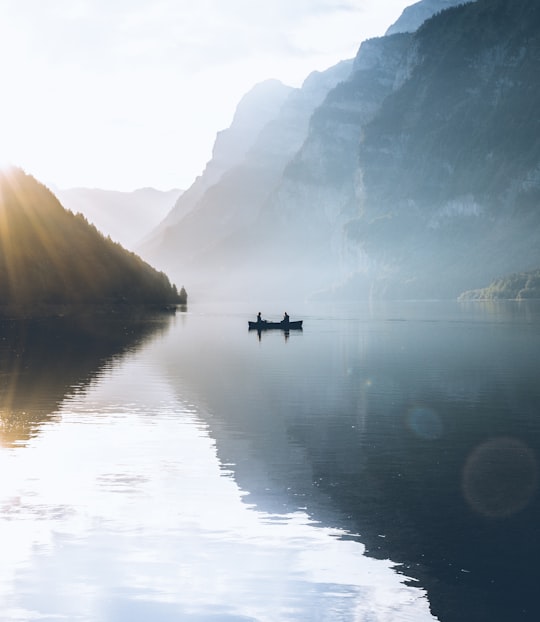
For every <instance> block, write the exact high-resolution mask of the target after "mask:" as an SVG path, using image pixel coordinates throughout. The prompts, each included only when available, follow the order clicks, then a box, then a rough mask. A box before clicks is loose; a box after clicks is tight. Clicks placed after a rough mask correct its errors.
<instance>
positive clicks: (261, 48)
mask: <svg viewBox="0 0 540 622" xmlns="http://www.w3.org/2000/svg"><path fill="white" fill-rule="evenodd" d="M414 1H415V0H385V2H384V7H382V6H381V4H382V3H381V2H380V0H315V1H314V0H294V1H293V2H291V0H275V1H274V2H273V3H271V4H269V3H262V2H254V1H253V0H252V2H249V1H248V0H228V1H227V3H226V6H225V3H224V2H223V0H207V1H206V2H204V3H197V4H195V3H192V2H188V1H187V0H115V1H114V2H110V0H107V1H106V0H50V1H49V2H47V3H44V2H41V1H40V0H0V72H1V75H2V82H3V96H2V99H1V101H0V162H5V161H8V162H11V163H13V164H14V165H16V166H21V167H22V168H23V169H24V170H25V171H26V172H27V173H30V174H31V175H33V176H35V177H36V178H37V179H39V180H40V181H42V182H44V183H46V184H49V185H52V186H54V187H58V188H70V187H76V186H83V187H95V188H103V189H109V190H123V191H128V190H135V189H137V188H142V187H148V186H150V187H154V188H157V189H160V190H168V189H171V188H183V189H186V188H188V187H189V186H190V185H191V183H192V182H193V180H194V179H195V178H196V176H197V175H199V174H200V173H202V171H203V170H204V166H205V164H206V162H207V161H208V160H209V159H210V157H211V153H212V146H213V144H214V140H215V137H216V133H217V132H218V131H220V130H223V129H225V128H227V127H228V126H229V125H230V123H231V120H232V117H233V114H234V111H235V108H236V105H237V104H238V102H239V101H240V99H241V98H242V96H243V95H244V94H245V93H246V92H248V91H249V90H250V89H251V88H252V87H253V86H254V85H255V84H257V83H258V82H262V81H264V80H266V79H270V78H274V79H278V80H281V81H282V82H284V83H285V84H288V85H290V86H295V87H297V86H300V85H301V84H302V82H303V81H304V79H305V78H306V77H307V76H308V75H309V74H310V73H311V72H312V71H315V70H324V69H327V68H328V67H330V66H332V65H334V64H335V63H337V62H339V61H340V60H344V59H348V58H352V57H354V55H355V54H356V52H357V50H358V48H359V46H360V44H361V42H362V41H364V40H366V39H368V38H371V37H375V36H381V35H383V34H384V33H385V31H386V30H387V28H388V27H389V26H390V25H391V24H392V23H393V22H395V21H396V20H397V19H398V17H399V16H400V15H401V13H402V11H403V9H404V8H405V7H406V6H409V5H411V4H414Z"/></svg>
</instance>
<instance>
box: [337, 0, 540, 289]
mask: <svg viewBox="0 0 540 622" xmlns="http://www.w3.org/2000/svg"><path fill="white" fill-rule="evenodd" d="M408 56H409V58H411V57H414V58H415V59H416V62H415V64H414V67H413V69H412V70H411V72H410V77H409V78H408V79H407V80H406V81H404V83H403V84H402V86H401V87H400V88H399V89H398V90H397V91H395V92H394V93H392V94H391V95H390V96H389V97H388V98H387V99H386V100H385V101H384V103H383V105H382V106H381V109H380V111H379V112H378V114H377V116H376V117H375V118H374V119H373V121H372V122H371V123H369V124H368V125H367V126H366V127H365V128H364V139H363V141H362V145H361V148H360V149H359V169H360V170H361V173H362V179H363V183H364V192H365V198H364V202H363V214H362V216H361V217H360V218H358V219H356V220H355V221H353V222H351V223H350V224H349V225H348V227H347V234H348V240H349V242H353V244H354V245H356V246H358V247H360V248H361V249H362V251H363V252H364V253H365V255H367V256H368V257H369V258H370V260H371V264H370V267H369V269H368V268H367V266H366V267H365V268H366V270H365V272H364V274H365V275H367V276H368V281H369V283H370V286H371V287H372V288H373V289H372V291H373V292H375V294H376V295H390V296H393V297H396V296H398V297H399V296H407V297H410V296H413V297H417V296H419V297H425V296H429V297H432V296H433V297H454V296H456V295H458V294H459V293H460V291H462V290H464V289H471V288H474V287H477V286H479V285H483V284H484V283H485V282H490V281H491V280H492V279H493V278H494V277H496V276H499V275H501V274H505V273H509V272H516V271H522V270H528V269H532V268H534V267H536V266H538V265H539V264H540V244H539V242H540V212H539V210H538V201H539V199H540V142H539V141H538V136H539V135H540V116H539V115H538V110H539V106H540V88H539V85H538V80H537V77H536V76H537V69H538V63H539V60H540V6H539V5H538V3H536V2H534V0H516V1H512V2H510V1H509V0H477V2H476V3H474V4H469V5H464V6H460V7H456V8H454V9H450V10H448V11H446V12H445V13H443V14H441V15H439V16H437V17H436V18H434V19H432V20H430V21H429V22H427V23H426V24H425V25H424V27H423V28H421V29H420V30H419V31H418V32H417V33H416V34H415V35H414V37H413V40H412V42H411V47H410V50H409V53H408ZM373 262H375V264H376V265H375V266H374V265H373ZM353 291H354V290H351V293H353ZM357 293H359V290H357Z"/></svg>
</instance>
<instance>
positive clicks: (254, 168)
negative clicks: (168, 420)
mask: <svg viewBox="0 0 540 622" xmlns="http://www.w3.org/2000/svg"><path fill="white" fill-rule="evenodd" d="M351 67H352V61H344V62H342V63H339V64H338V65H336V66H335V67H332V68H330V69H328V70H327V71H325V72H314V73H312V74H311V75H310V76H308V78H307V79H306V80H305V82H304V84H303V85H302V87H301V88H299V89H292V88H290V87H284V86H283V85H281V86H280V87H279V90H280V93H281V96H282V98H281V99H280V98H279V97H276V98H275V99H274V102H275V104H276V105H275V106H273V107H268V106H266V107H265V110H266V111H267V113H268V114H267V115H262V116H261V114H260V110H259V109H258V108H259V107H260V102H259V101H258V99H256V101H255V104H256V105H255V110H253V103H254V102H253V100H252V98H251V97H248V98H246V99H245V100H244V101H243V103H242V106H240V107H239V112H238V113H237V116H236V117H235V122H233V124H232V126H231V128H230V130H227V131H226V132H223V133H221V134H218V138H217V140H216V146H215V148H214V157H213V159H212V161H211V162H209V164H208V166H207V168H206V170H205V172H204V173H203V175H202V176H201V177H200V178H198V179H197V180H196V181H195V183H194V184H193V186H192V187H191V188H190V189H189V190H187V191H186V192H185V193H184V195H182V197H180V199H179V201H178V202H177V204H176V206H175V208H174V210H173V211H172V212H171V213H170V214H169V215H168V217H167V218H166V219H165V220H164V221H163V223H161V225H160V226H159V227H158V228H157V229H156V230H155V231H154V232H153V233H152V234H151V235H150V236H149V237H148V239H147V240H146V241H145V242H144V243H143V244H142V245H141V246H140V248H139V251H140V252H141V254H142V255H143V256H144V257H146V258H148V260H149V261H152V262H153V263H154V264H155V265H158V266H160V267H161V268H163V269H167V270H169V269H172V273H175V271H176V270H178V269H180V270H181V272H182V273H183V274H185V273H186V270H187V272H188V274H189V275H190V276H191V281H190V282H191V283H192V284H191V285H190V292H192V293H195V295H197V290H199V292H200V291H213V290H215V289H216V288H217V287H219V286H221V285H223V286H224V287H227V288H228V287H229V285H228V284H227V283H228V281H229V277H230V276H231V275H230V274H229V271H230V270H233V271H235V272H238V271H237V270H236V268H235V266H236V265H238V263H237V262H240V265H241V267H242V270H244V269H245V268H246V266H249V264H250V256H251V254H252V252H251V244H252V242H253V241H254V240H255V238H256V232H257V228H258V226H257V224H256V223H257V219H258V218H259V216H260V210H261V208H262V206H263V205H264V204H265V202H266V201H267V200H268V199H269V197H270V196H271V194H272V192H273V191H274V189H275V187H276V186H277V185H278V183H279V181H280V179H281V176H282V174H283V170H284V168H285V166H286V165H287V163H288V162H289V161H290V159H291V158H292V157H293V156H294V154H295V153H296V152H297V151H298V149H299V148H300V147H301V145H302V143H303V141H304V139H305V137H306V134H307V129H308V124H309V119H310V117H311V114H312V113H313V111H314V110H315V109H316V108H317V107H318V106H319V105H320V104H321V103H322V101H323V100H324V98H325V96H326V95H327V93H328V92H329V91H330V90H331V89H332V88H333V87H334V86H335V85H336V84H337V83H339V82H340V81H342V80H344V79H346V78H347V76H348V75H349V73H350V70H351ZM257 88H260V87H256V89H257ZM265 88H267V87H265ZM272 88H276V85H275V84H273V85H272ZM283 96H286V97H283ZM240 112H243V114H244V115H247V116H249V117H250V118H251V119H258V120H259V121H264V123H259V124H256V123H251V124H250V125H249V127H244V129H243V131H242V132H241V133H242V135H243V141H242V145H243V147H242V148H241V149H239V148H238V146H237V145H236V147H235V153H234V157H231V155H230V151H229V155H228V156H227V157H220V155H219V154H220V152H222V151H226V149H225V147H224V142H225V137H227V136H228V133H230V134H231V137H230V141H229V139H227V144H229V142H230V144H231V145H234V144H235V142H236V140H235V138H234V137H235V136H236V135H237V133H238V132H239V130H238V127H237V124H238V123H239V122H240V119H241V117H242V115H241V114H240ZM254 233H255V237H254Z"/></svg>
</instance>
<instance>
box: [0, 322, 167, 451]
mask: <svg viewBox="0 0 540 622" xmlns="http://www.w3.org/2000/svg"><path fill="white" fill-rule="evenodd" d="M168 321H169V319H168V318H166V317H163V316H161V317H160V316H155V317H153V318H151V317H147V316H145V317H144V318H138V319H137V318H133V317H132V318H129V319H128V318H125V317H124V318H120V317H108V318H107V317H101V318H99V319H98V318H93V317H92V316H91V315H78V316H73V317H67V318H49V319H42V320H27V321H22V320H21V321H17V320H0V444H1V445H4V446H11V445H14V444H16V443H21V442H26V441H27V440H28V439H29V438H31V437H32V436H33V435H34V434H35V433H36V431H37V430H38V429H39V427H40V426H41V425H43V423H45V422H46V421H50V420H51V419H52V418H54V416H55V413H56V412H57V411H58V408H59V406H60V404H61V403H62V401H63V400H64V399H65V397H66V395H69V394H73V393H76V392H77V391H80V390H82V389H84V387H86V386H87V385H88V384H89V383H90V382H92V380H93V379H95V378H96V377H97V376H98V375H99V373H100V372H101V371H102V370H103V367H104V365H105V364H106V363H107V362H110V361H111V360H112V359H113V358H114V357H116V356H119V355H121V354H122V353H124V352H126V351H130V350H133V349H135V348H137V347H139V346H140V345H141V344H142V343H143V342H144V341H145V339H147V338H148V337H149V336H150V335H151V334H153V333H155V332H156V331H159V330H163V329H164V327H165V326H166V323H168Z"/></svg>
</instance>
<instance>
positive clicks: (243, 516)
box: [0, 327, 433, 622]
mask: <svg viewBox="0 0 540 622" xmlns="http://www.w3.org/2000/svg"><path fill="white" fill-rule="evenodd" d="M178 328H181V327H178ZM175 335H176V336H177V337H178V336H179V335H181V331H176V332H174V333H172V334H171V335H170V337H171V338H172V341H170V340H169V339H165V340H156V341H154V342H153V343H151V344H148V345H147V347H146V348H145V349H144V350H143V351H141V352H139V353H132V354H130V356H129V357H126V358H124V359H123V360H122V362H121V364H119V365H116V366H114V367H113V368H111V369H110V370H109V371H108V373H107V374H104V375H102V376H100V377H99V378H97V379H96V381H95V382H93V383H92V384H91V386H89V387H88V388H87V390H86V391H85V392H78V393H74V394H71V395H70V396H69V397H68V398H67V399H65V400H64V402H63V403H62V405H61V407H60V410H59V414H60V415H61V416H60V418H59V420H58V421H56V422H55V423H54V425H45V426H43V427H42V428H41V433H40V434H39V435H36V436H34V437H32V438H31V439H30V440H29V441H28V442H27V443H26V445H25V446H23V447H15V448H11V449H9V450H6V449H4V450H2V451H0V469H1V471H2V472H3V473H6V472H9V473H10V474H11V477H10V478H9V479H4V481H2V485H1V486H0V491H1V494H0V508H1V513H0V523H1V529H0V547H1V549H2V564H1V565H0V618H1V619H3V620H6V621H9V622H11V621H15V620H30V619H47V620H60V619H69V620H76V619H81V620H99V621H100V622H102V621H103V622H120V621H125V620H129V621H130V622H137V621H142V620H145V621H146V620H152V621H153V622H163V621H172V620H175V621H177V620H193V621H202V620H205V621H210V620H216V621H218V620H219V621H221V622H223V621H242V620H261V621H265V620H291V621H295V620H297V621H299V622H300V621H304V620H328V621H334V620H337V621H340V620H342V621H349V620H367V619H369V620H374V621H375V620H381V621H382V620H388V619H399V620H410V621H415V622H416V621H424V620H426V621H427V620H432V619H433V618H432V616H431V615H430V613H429V609H428V603H427V600H426V598H425V594H424V592H423V591H422V590H421V589H419V588H413V587H409V586H407V585H405V581H404V578H403V577H401V576H399V575H397V574H396V573H395V571H394V569H393V564H392V563H391V562H388V561H377V560H374V559H370V558H368V557H366V556H365V555H364V554H363V547H362V546H361V545H359V544H358V543H357V542H354V541H352V540H350V539H346V538H345V537H344V536H346V535H347V534H346V533H345V532H344V531H343V530H340V529H337V528H328V527H324V526H322V525H320V524H315V523H314V522H313V519H311V518H310V517H309V516H308V514H307V512H305V511H301V510H297V511H294V512H288V513H279V514H272V513H268V512H264V511H262V510H260V509H258V508H256V507H254V506H253V505H251V504H249V503H247V502H246V495H245V492H244V491H242V489H241V488H239V486H238V485H237V483H236V481H235V480H234V478H233V477H232V474H233V471H232V465H229V466H227V467H224V466H222V465H221V464H220V462H219V460H218V457H217V451H216V446H215V441H214V440H213V438H212V437H211V436H210V435H209V433H208V426H207V425H206V424H205V423H203V422H202V421H201V419H200V416H199V414H200V411H199V410H198V409H195V408H194V406H193V404H191V403H190V402H189V401H187V400H186V399H182V397H181V396H179V395H178V394H177V391H176V390H175V388H174V387H172V386H171V384H170V380H169V379H168V378H167V377H166V376H164V375H163V373H162V370H161V367H160V366H159V365H158V364H157V361H159V360H160V359H161V353H162V349H163V348H166V349H167V348H168V346H171V347H176V346H177V345H178V343H177V341H176V340H175V339H174V336H175ZM182 354H183V355H185V351H183V352H182ZM191 354H192V355H193V353H191Z"/></svg>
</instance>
